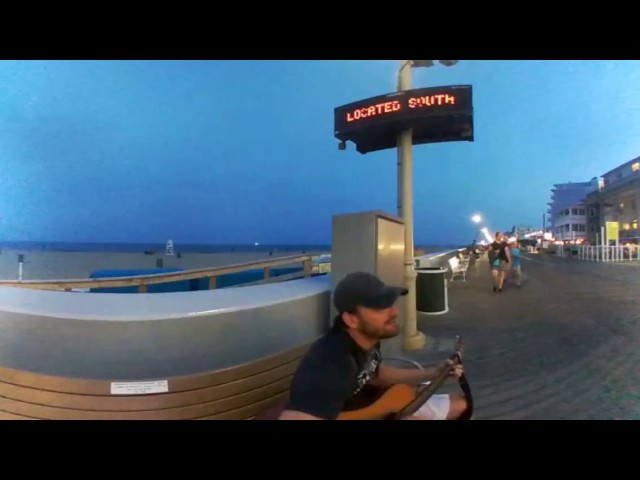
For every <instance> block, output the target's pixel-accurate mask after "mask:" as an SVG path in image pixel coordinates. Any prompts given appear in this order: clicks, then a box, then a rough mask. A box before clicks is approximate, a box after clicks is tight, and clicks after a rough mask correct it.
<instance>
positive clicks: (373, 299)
mask: <svg viewBox="0 0 640 480" xmlns="http://www.w3.org/2000/svg"><path fill="white" fill-rule="evenodd" d="M407 293H409V290H407V289H406V288H404V287H393V286H389V285H386V284H385V283H384V282H383V281H382V280H380V279H379V278H378V277H377V276H375V275H373V274H372V273H368V272H353V273H349V274H348V275H347V276H345V277H344V278H343V279H342V280H340V281H339V282H338V284H337V285H336V288H335V290H334V292H333V304H334V305H335V307H336V309H337V310H338V312H339V313H343V312H350V313H353V312H355V311H356V309H357V307H366V308H373V309H376V310H382V309H384V308H389V307H391V306H393V304H394V303H395V302H396V300H397V299H398V297H400V296H403V295H406V294H407Z"/></svg>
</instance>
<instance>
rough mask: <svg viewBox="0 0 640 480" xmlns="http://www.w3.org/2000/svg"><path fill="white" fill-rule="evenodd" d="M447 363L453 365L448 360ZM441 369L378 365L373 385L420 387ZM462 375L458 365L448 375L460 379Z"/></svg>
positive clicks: (462, 368) (461, 369)
mask: <svg viewBox="0 0 640 480" xmlns="http://www.w3.org/2000/svg"><path fill="white" fill-rule="evenodd" d="M448 363H449V364H451V363H453V362H452V361H451V360H448ZM440 368H441V367H425V368H423V369H422V370H417V369H408V368H394V367H389V366H386V365H384V364H383V365H380V370H379V373H378V377H377V378H376V379H375V380H374V383H375V385H377V386H380V387H390V386H391V385H396V384H398V383H404V384H405V385H420V384H421V383H424V382H429V381H431V380H433V378H434V377H435V376H436V375H437V374H438V372H439V371H440ZM463 373H464V367H463V366H462V365H461V364H458V365H456V366H454V367H453V369H452V370H451V373H450V375H451V376H455V377H457V378H460V377H461V376H462V374H463Z"/></svg>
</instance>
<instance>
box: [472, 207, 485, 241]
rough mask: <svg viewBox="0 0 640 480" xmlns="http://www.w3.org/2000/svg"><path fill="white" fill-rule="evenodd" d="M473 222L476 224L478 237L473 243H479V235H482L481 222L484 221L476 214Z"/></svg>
mask: <svg viewBox="0 0 640 480" xmlns="http://www.w3.org/2000/svg"><path fill="white" fill-rule="evenodd" d="M471 221H472V222H473V223H475V224H476V236H475V238H474V239H473V243H474V244H476V243H478V234H479V233H480V222H481V221H482V217H481V216H480V215H478V214H475V215H474V216H473V217H471Z"/></svg>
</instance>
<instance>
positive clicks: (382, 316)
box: [279, 272, 467, 420]
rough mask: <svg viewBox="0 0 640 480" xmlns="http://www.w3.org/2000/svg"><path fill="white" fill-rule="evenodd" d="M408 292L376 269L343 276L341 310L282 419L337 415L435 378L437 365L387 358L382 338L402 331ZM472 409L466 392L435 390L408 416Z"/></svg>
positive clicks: (305, 366) (296, 381)
mask: <svg viewBox="0 0 640 480" xmlns="http://www.w3.org/2000/svg"><path fill="white" fill-rule="evenodd" d="M407 292H408V291H407V289H405V288H401V287H392V286H387V285H385V284H384V283H383V282H382V281H381V280H380V279H379V278H378V277H376V276H375V275H373V274H370V273H365V272H355V273H351V274H349V275H347V276H346V277H345V278H344V279H342V281H340V282H339V283H338V285H337V286H336V288H335V291H334V295H333V303H334V305H335V307H336V309H337V311H338V315H337V317H336V318H335V320H334V323H333V326H332V328H331V329H330V331H329V332H327V333H326V334H325V335H323V336H322V337H321V338H319V339H318V340H316V342H315V343H314V344H313V345H312V346H311V348H310V349H309V351H308V353H307V355H306V356H305V357H304V358H303V359H302V361H301V363H300V365H299V366H298V369H297V371H296V373H295V375H294V378H293V381H292V384H291V390H290V395H289V401H288V404H287V405H286V408H285V410H284V411H283V412H282V413H281V414H280V417H279V419H280V420H335V419H338V418H339V416H340V414H341V413H343V412H348V411H353V410H358V409H362V408H365V407H367V406H369V405H371V404H373V403H374V402H376V401H377V400H378V399H379V398H380V397H381V396H382V395H383V394H384V392H385V391H386V389H388V388H389V387H391V386H393V385H396V384H406V385H411V386H417V385H419V384H421V383H423V382H427V381H430V380H431V379H432V378H433V377H434V376H435V375H436V373H437V371H438V370H437V368H427V369H424V370H413V369H412V370H408V369H401V368H393V367H390V366H387V365H383V364H382V356H381V353H380V342H381V341H382V340H383V339H385V338H392V337H395V336H396V335H398V334H399V333H400V327H399V325H398V324H397V323H396V318H397V317H398V314H399V311H398V307H397V306H395V303H396V300H397V299H398V297H400V296H402V295H406V294H407ZM451 374H452V375H456V376H458V377H460V376H461V375H462V374H463V369H462V365H455V367H453V369H452V372H451ZM466 409H467V400H466V398H465V396H464V395H462V394H459V395H458V394H452V395H433V396H431V398H429V400H428V401H427V402H426V403H425V404H424V405H423V406H422V407H420V409H419V410H418V411H416V412H415V413H414V414H413V415H411V416H409V417H405V418H403V420H453V419H457V418H459V417H460V416H461V415H462V413H463V412H464V411H465V410H466Z"/></svg>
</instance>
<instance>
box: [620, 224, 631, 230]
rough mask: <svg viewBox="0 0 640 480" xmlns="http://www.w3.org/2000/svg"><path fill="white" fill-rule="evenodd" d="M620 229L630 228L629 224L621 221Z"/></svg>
mask: <svg viewBox="0 0 640 480" xmlns="http://www.w3.org/2000/svg"><path fill="white" fill-rule="evenodd" d="M622 229H623V230H631V225H630V224H628V223H623V224H622Z"/></svg>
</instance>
